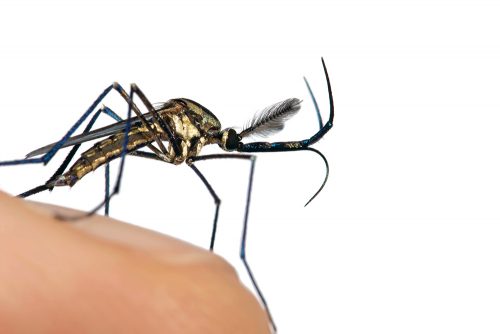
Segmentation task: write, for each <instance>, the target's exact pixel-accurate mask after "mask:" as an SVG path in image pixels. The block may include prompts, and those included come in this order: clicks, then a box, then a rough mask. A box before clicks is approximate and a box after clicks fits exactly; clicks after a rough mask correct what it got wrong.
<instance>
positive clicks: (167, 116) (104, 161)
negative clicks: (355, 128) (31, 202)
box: [0, 58, 334, 331]
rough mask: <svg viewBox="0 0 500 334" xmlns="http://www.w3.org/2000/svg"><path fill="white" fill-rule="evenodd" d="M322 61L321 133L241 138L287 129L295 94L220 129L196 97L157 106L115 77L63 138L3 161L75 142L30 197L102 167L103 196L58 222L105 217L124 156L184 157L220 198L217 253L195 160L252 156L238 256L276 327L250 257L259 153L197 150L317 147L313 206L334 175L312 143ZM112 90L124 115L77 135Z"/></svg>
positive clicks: (39, 159)
mask: <svg viewBox="0 0 500 334" xmlns="http://www.w3.org/2000/svg"><path fill="white" fill-rule="evenodd" d="M321 62H322V65H323V71H324V74H325V78H326V84H327V87H328V95H329V107H330V112H329V118H328V121H327V122H326V123H324V124H323V121H322V117H321V114H320V111H319V108H318V105H317V102H316V99H315V97H314V94H313V92H312V90H311V88H310V86H309V83H308V82H307V80H306V79H305V78H304V80H305V83H306V86H307V89H308V91H309V94H310V96H311V98H312V100H313V103H314V106H315V109H316V114H317V118H318V122H319V130H318V132H316V133H315V134H314V135H312V136H311V137H310V138H308V139H303V140H298V141H284V142H248V143H243V142H242V140H243V139H244V138H247V137H250V136H256V135H257V136H269V135H271V134H274V133H276V132H278V131H280V130H282V129H283V127H284V124H285V122H286V121H287V120H288V119H289V118H290V117H292V116H293V115H295V114H296V113H297V112H298V111H299V109H300V103H301V101H300V100H299V99H296V98H290V99H286V100H284V101H281V102H278V103H276V104H273V105H271V106H269V107H267V108H265V109H264V110H262V111H261V112H260V113H258V114H256V115H255V116H254V117H253V118H252V119H251V120H250V121H249V122H248V123H247V124H246V126H245V127H244V129H243V130H242V131H240V132H239V133H238V132H237V131H236V130H235V129H233V128H226V129H222V127H221V124H220V122H219V120H218V119H217V117H216V116H215V115H214V114H213V113H212V112H210V111H209V110H208V109H207V108H205V107H204V106H202V105H201V104H199V103H197V102H195V101H192V100H190V99H186V98H179V99H172V100H169V101H167V102H165V103H161V104H158V105H155V106H153V105H152V104H151V102H149V100H148V99H147V98H146V96H145V95H144V93H143V92H142V91H141V90H140V88H139V87H138V86H137V85H135V84H132V85H131V87H130V94H127V93H126V91H125V90H124V89H123V88H122V86H121V85H120V84H118V83H116V82H115V83H113V84H112V85H110V86H109V87H107V88H106V89H105V90H104V91H103V92H102V93H101V94H100V95H99V96H98V97H97V99H96V100H95V101H94V103H92V105H91V106H90V107H89V108H88V109H87V111H86V112H85V113H84V114H83V115H82V116H81V117H80V119H78V121H76V123H75V124H74V125H73V126H72V127H71V128H70V129H69V131H68V132H67V133H66V134H65V135H64V136H63V137H62V138H61V139H60V140H59V141H57V142H55V143H53V144H50V145H47V146H44V147H41V148H39V149H37V150H34V151H33V152H30V153H28V155H27V156H26V158H25V159H20V160H10V161H1V162H0V166H8V165H22V164H38V163H43V164H44V165H45V164H47V163H48V162H49V161H50V160H51V159H52V158H53V157H54V155H55V154H56V153H57V152H58V151H59V150H60V149H62V148H64V147H68V146H72V148H71V150H70V152H69V153H68V154H67V155H66V157H65V159H64V161H63V163H62V164H61V165H60V166H59V168H58V169H57V170H56V172H55V173H54V174H53V175H52V176H51V177H50V178H49V180H48V181H47V182H45V183H44V184H42V185H39V186H37V187H34V188H32V189H30V190H28V191H26V192H24V193H22V194H19V195H18V197H22V198H25V197H29V196H31V195H34V194H37V193H39V192H42V191H45V190H52V189H53V188H54V187H59V186H70V187H71V186H73V185H74V184H75V183H76V182H78V181H79V180H80V179H82V178H83V177H84V176H85V175H86V174H88V173H89V172H91V171H94V170H95V169H97V168H98V167H100V166H103V165H104V166H105V189H106V191H105V197H104V200H103V201H102V202H101V203H99V204H98V205H97V206H96V207H95V208H94V209H92V210H91V211H89V212H87V213H85V214H84V215H80V216H58V218H59V219H61V220H65V221H70V220H76V219H80V218H82V217H85V216H90V215H92V214H94V213H95V212H97V211H98V210H99V209H101V208H103V207H104V211H105V214H106V215H108V213H109V203H110V199H111V198H112V197H113V196H115V195H116V194H118V193H119V191H120V185H121V180H122V175H123V170H124V163H125V157H126V155H132V156H137V157H142V158H147V159H154V160H160V161H163V162H166V163H170V164H175V165H178V164H182V163H186V164H187V165H188V166H189V167H190V168H191V169H192V170H193V171H194V172H195V173H196V175H198V177H199V178H200V180H201V181H202V182H203V183H204V185H205V186H206V188H207V189H208V191H209V192H210V194H211V196H212V197H213V199H214V201H215V214H214V220H213V227H212V233H211V237H210V246H209V247H210V250H211V251H212V250H213V248H214V244H215V236H216V232H217V220H218V215H219V207H220V203H221V200H220V198H219V197H218V196H217V194H216V193H215V191H214V189H213V188H212V186H211V185H210V183H209V182H208V180H207V179H206V178H205V176H204V175H203V174H202V173H201V172H200V170H199V169H198V168H197V167H196V166H195V162H198V161H202V160H212V159H244V160H248V161H249V162H250V173H249V180H248V189H247V195H246V206H245V215H244V219H243V231H242V237H241V243H240V258H241V260H242V262H243V264H244V266H245V268H246V271H247V273H248V275H249V277H250V279H251V282H252V285H253V287H254V288H255V291H256V292H257V294H258V296H259V298H260V301H261V303H262V305H263V307H264V308H265V310H266V312H267V314H268V317H269V321H270V324H271V326H272V328H273V330H274V331H276V325H275V322H274V320H273V318H272V315H271V312H270V309H269V307H268V304H267V302H266V300H265V298H264V295H263V293H262V292H261V290H260V288H259V286H258V285H257V281H256V280H255V277H254V275H253V273H252V270H251V268H250V265H249V264H248V261H247V259H246V235H247V228H248V213H249V207H250V197H251V193H252V184H253V175H254V167H255V159H256V156H255V155H253V154H231V153H221V154H210V155H200V151H201V149H202V148H203V146H205V145H209V144H218V145H219V147H220V148H221V149H222V150H223V151H226V152H233V151H235V152H245V153H261V152H289V151H304V150H307V151H312V152H314V153H316V154H318V155H319V156H320V157H321V158H322V159H323V161H324V163H325V166H326V174H325V178H324V181H323V183H322V184H321V186H320V188H319V189H318V190H317V191H316V193H315V194H314V195H313V196H312V197H311V198H310V199H309V201H308V202H307V203H306V204H305V205H307V204H309V203H310V202H311V201H312V200H313V199H314V198H315V197H316V196H317V195H318V194H319V192H320V191H321V190H322V189H323V187H324V186H325V184H326V181H327V179H328V174H329V167H328V161H327V159H326V157H325V156H324V155H323V154H322V153H321V152H320V151H318V150H316V149H314V148H312V147H310V146H311V145H313V144H314V143H316V142H317V141H318V140H320V139H321V138H322V137H323V136H324V135H325V134H326V133H327V132H328V131H329V130H330V129H331V128H332V125H333V116H334V107H333V96H332V88H331V85H330V79H329V76H328V71H327V69H326V65H325V62H324V60H323V58H322V59H321ZM113 90H114V91H117V92H118V93H119V94H120V96H122V97H123V99H124V100H125V101H126V102H127V104H128V111H127V118H126V119H125V120H123V119H121V118H120V117H119V116H118V115H117V114H116V113H115V112H114V111H113V110H111V109H110V108H108V107H106V106H102V107H101V108H100V109H98V110H97V111H96V112H95V113H94V114H93V116H92V117H91V118H90V121H89V122H88V123H87V125H86V127H85V129H84V130H83V132H82V133H81V134H79V135H76V136H73V134H74V133H75V131H76V130H77V128H78V127H80V126H81V125H82V124H83V122H85V120H87V119H88V118H89V117H90V116H91V115H92V113H93V112H94V110H95V109H96V107H97V105H98V104H100V103H101V101H102V100H103V99H104V98H105V97H106V96H107V95H108V94H109V93H110V92H111V91H113ZM135 95H137V96H138V98H139V99H140V100H141V101H142V103H143V104H144V105H145V106H146V108H147V109H148V112H147V113H145V114H143V113H141V111H140V110H139V108H138V107H137V106H136V104H135V103H134V101H133V99H134V96H135ZM132 112H134V114H135V116H134V117H132ZM102 114H105V115H108V116H110V117H111V118H113V119H114V120H115V121H116V122H115V123H113V124H111V125H108V126H105V127H102V128H99V129H96V130H92V127H93V125H94V123H95V122H96V120H97V119H98V117H99V116H100V115H102ZM103 137H107V138H105V139H103V140H101V141H98V142H97V143H96V144H94V145H93V146H92V147H91V148H90V149H88V150H87V151H85V152H83V153H82V154H81V156H80V158H78V159H77V160H76V161H75V162H74V163H73V164H72V166H71V167H70V168H69V169H68V170H67V168H68V166H69V164H70V162H71V160H72V159H73V157H74V156H75V154H76V152H77V151H78V149H79V148H80V146H81V144H82V143H84V142H87V141H91V140H96V139H99V138H103ZM164 142H166V144H167V146H165V145H164ZM155 144H156V145H155ZM141 148H147V149H149V151H143V150H140V149H141ZM117 158H119V159H120V164H119V169H118V175H117V177H116V180H115V183H114V186H113V188H112V190H111V189H110V177H109V162H110V161H112V160H114V159H117Z"/></svg>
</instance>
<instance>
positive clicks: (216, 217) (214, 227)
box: [189, 164, 220, 252]
mask: <svg viewBox="0 0 500 334" xmlns="http://www.w3.org/2000/svg"><path fill="white" fill-rule="evenodd" d="M189 167H191V169H192V170H193V171H194V172H195V173H196V175H198V177H199V178H200V179H201V181H202V182H203V184H204V185H205V187H207V189H208V191H209V192H210V195H212V197H213V199H214V202H215V215H214V223H213V225H212V235H211V236H210V251H211V252H213V250H214V245H215V235H216V233H217V221H218V220H219V207H220V198H219V196H217V194H216V193H215V190H214V189H213V188H212V186H211V185H210V183H209V182H208V181H207V179H206V178H205V176H204V175H203V174H202V173H201V172H200V170H199V169H198V168H196V166H195V165H194V164H190V165H189Z"/></svg>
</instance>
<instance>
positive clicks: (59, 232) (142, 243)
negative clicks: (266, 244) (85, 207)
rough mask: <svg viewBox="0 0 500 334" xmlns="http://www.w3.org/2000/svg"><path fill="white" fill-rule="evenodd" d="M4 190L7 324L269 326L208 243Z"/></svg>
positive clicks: (0, 234) (0, 275)
mask: <svg viewBox="0 0 500 334" xmlns="http://www.w3.org/2000/svg"><path fill="white" fill-rule="evenodd" d="M55 211H57V212H58V213H63V214H66V215H69V214H71V215H75V214H78V213H77V212H75V211H69V210H68V209H63V208H57V207H53V206H48V205H42V204H37V203H32V202H29V201H24V200H20V199H17V198H12V197H10V196H8V195H6V194H5V193H2V192H0V282H1V284H0V328H1V329H2V332H3V333H163V334H164V333H252V334H256V333H257V334H258V333H269V326H268V321H267V318H266V315H265V313H264V311H263V310H262V308H261V307H260V305H259V303H258V302H257V300H256V299H255V298H254V297H253V295H252V294H251V293H250V292H249V291H248V290H247V289H246V288H245V287H244V286H243V285H242V284H241V282H240V281H239V279H238V277H237V275H236V272H235V270H234V269H233V268H232V267H231V266H230V265H229V264H228V263H227V262H225V261H224V260H223V259H222V258H220V257H219V256H217V255H215V254H213V253H210V252H208V251H206V250H204V249H201V248H198V247H195V246H193V245H190V244H188V243H185V242H182V241H180V240H177V239H174V238H172V237H169V236H165V235H162V234H158V233H155V232H152V231H149V230H145V229H142V228H139V227H135V226H132V225H129V224H126V223H122V222H119V221H116V220H113V219H110V218H105V217H100V216H96V215H94V216H93V217H91V218H85V219H82V220H79V221H78V222H77V223H62V222H61V221H58V220H56V219H54V218H53V217H54V212H55Z"/></svg>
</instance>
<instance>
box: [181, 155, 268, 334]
mask: <svg viewBox="0 0 500 334" xmlns="http://www.w3.org/2000/svg"><path fill="white" fill-rule="evenodd" d="M256 158H257V157H256V156H255V155H253V154H209V155H200V156H196V157H192V158H189V159H188V161H187V163H188V164H192V163H194V162H196V161H202V160H212V159H245V160H250V175H249V179H248V189H247V199H246V205H245V216H244V219H243V231H242V234H241V243H240V259H241V261H242V262H243V265H244V266H245V269H246V271H247V273H248V276H249V277H250V280H251V281H252V285H253V287H254V289H255V291H256V292H257V295H258V296H259V299H260V301H261V303H262V305H263V306H264V309H265V310H266V313H267V316H268V318H269V322H270V323H271V326H272V328H273V331H274V332H276V324H275V323H274V320H273V317H272V315H271V311H270V309H269V306H268V305H267V301H266V299H265V298H264V294H263V293H262V291H261V290H260V288H259V286H258V284H257V280H256V279H255V276H254V274H253V272H252V269H251V268H250V265H249V263H248V261H247V257H246V244H247V230H248V214H249V210H250V198H251V195H252V185H253V174H254V170H255V159H256ZM205 185H207V183H205ZM207 187H208V186H207ZM209 190H210V189H209ZM214 231H215V229H214ZM213 238H214V239H215V235H214V236H213Z"/></svg>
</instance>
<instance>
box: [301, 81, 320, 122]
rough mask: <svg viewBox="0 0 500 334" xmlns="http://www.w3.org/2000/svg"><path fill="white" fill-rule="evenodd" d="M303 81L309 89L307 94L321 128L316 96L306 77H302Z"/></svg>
mask: <svg viewBox="0 0 500 334" xmlns="http://www.w3.org/2000/svg"><path fill="white" fill-rule="evenodd" d="M304 82H305V83H306V86H307V90H308V91H309V95H310V96H311V99H312V101H313V104H314V109H315V110H316V116H317V117H318V124H319V129H320V130H321V128H322V127H323V118H322V117H321V113H320V111H319V106H318V102H317V101H316V98H315V97H314V93H313V91H312V89H311V86H309V82H308V81H307V79H306V77H304Z"/></svg>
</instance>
